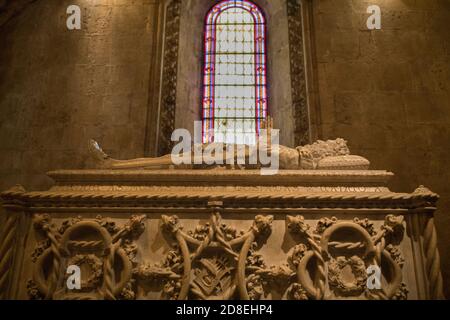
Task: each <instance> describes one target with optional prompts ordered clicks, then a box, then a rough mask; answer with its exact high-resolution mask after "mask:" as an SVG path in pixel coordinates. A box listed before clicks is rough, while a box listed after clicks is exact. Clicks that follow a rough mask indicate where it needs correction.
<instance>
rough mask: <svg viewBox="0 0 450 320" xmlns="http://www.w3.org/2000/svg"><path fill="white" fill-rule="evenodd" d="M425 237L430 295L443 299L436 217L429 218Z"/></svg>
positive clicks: (433, 297)
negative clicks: (435, 224)
mask: <svg viewBox="0 0 450 320" xmlns="http://www.w3.org/2000/svg"><path fill="white" fill-rule="evenodd" d="M423 237H424V250H425V255H426V270H427V275H428V281H429V292H430V296H431V298H432V299H439V300H441V299H444V295H443V289H442V286H443V285H442V275H441V268H440V256H439V251H438V248H437V235H436V228H435V226H434V218H432V217H431V218H429V219H428V221H427V223H426V225H425V230H424V234H423Z"/></svg>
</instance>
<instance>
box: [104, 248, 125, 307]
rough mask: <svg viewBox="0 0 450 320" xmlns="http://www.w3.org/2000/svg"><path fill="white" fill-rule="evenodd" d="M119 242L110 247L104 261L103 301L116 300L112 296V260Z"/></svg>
mask: <svg viewBox="0 0 450 320" xmlns="http://www.w3.org/2000/svg"><path fill="white" fill-rule="evenodd" d="M120 243H121V240H119V241H118V242H116V243H115V244H113V245H112V246H111V247H110V250H109V254H108V258H107V259H106V261H105V268H104V276H103V277H104V286H105V289H104V298H105V300H116V296H115V295H114V276H115V272H114V258H115V254H116V250H117V248H118V247H119V246H120Z"/></svg>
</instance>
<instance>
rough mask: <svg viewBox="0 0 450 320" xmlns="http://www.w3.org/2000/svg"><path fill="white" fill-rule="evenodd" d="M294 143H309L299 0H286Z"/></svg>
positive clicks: (297, 144) (298, 144)
mask: <svg viewBox="0 0 450 320" xmlns="http://www.w3.org/2000/svg"><path fill="white" fill-rule="evenodd" d="M286 4H287V15H288V27H289V56H290V68H291V92H292V107H293V115H294V121H295V129H294V132H295V145H296V146H301V145H305V144H308V143H310V141H311V137H310V134H309V125H310V124H309V115H308V101H307V90H306V72H305V52H304V45H303V27H302V10H301V6H302V4H301V0H287V1H286Z"/></svg>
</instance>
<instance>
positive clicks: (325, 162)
mask: <svg viewBox="0 0 450 320" xmlns="http://www.w3.org/2000/svg"><path fill="white" fill-rule="evenodd" d="M369 166H370V162H369V160H367V159H366V158H363V157H360V156H355V155H345V156H334V157H326V158H324V159H322V160H320V161H319V162H318V163H317V167H316V169H318V170H367V169H369Z"/></svg>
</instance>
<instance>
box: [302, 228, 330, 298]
mask: <svg viewBox="0 0 450 320" xmlns="http://www.w3.org/2000/svg"><path fill="white" fill-rule="evenodd" d="M305 235H306V240H307V241H308V243H309V244H310V246H311V248H312V251H313V252H314V256H315V257H316V259H317V262H318V263H317V273H316V277H315V279H314V286H315V287H316V288H317V290H316V296H315V298H316V300H321V299H323V297H324V295H325V282H326V278H327V274H326V273H325V260H324V259H323V257H322V248H321V247H320V246H319V245H318V244H317V242H316V241H315V240H314V236H313V235H312V234H311V232H310V231H306V232H305Z"/></svg>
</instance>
